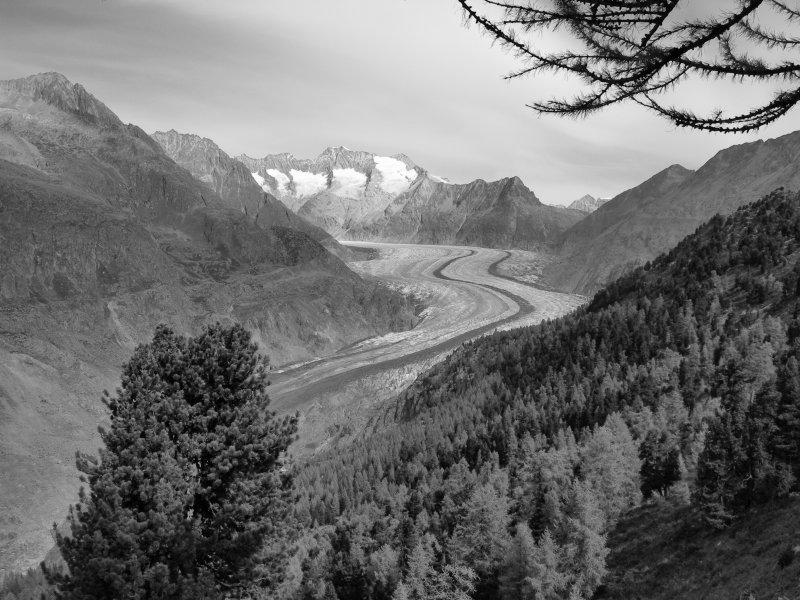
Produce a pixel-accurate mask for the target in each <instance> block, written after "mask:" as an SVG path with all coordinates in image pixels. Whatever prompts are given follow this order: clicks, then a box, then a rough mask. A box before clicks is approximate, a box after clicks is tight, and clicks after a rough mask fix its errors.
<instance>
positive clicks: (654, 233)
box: [545, 132, 800, 294]
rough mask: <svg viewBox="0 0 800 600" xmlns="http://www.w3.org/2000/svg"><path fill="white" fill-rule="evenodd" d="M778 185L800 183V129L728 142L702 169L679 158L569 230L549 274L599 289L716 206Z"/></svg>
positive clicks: (723, 210)
mask: <svg viewBox="0 0 800 600" xmlns="http://www.w3.org/2000/svg"><path fill="white" fill-rule="evenodd" d="M778 187H785V188H787V189H793V190H797V189H800V132H795V133H791V134H788V135H785V136H782V137H779V138H776V139H771V140H767V141H757V142H752V143H748V144H740V145H737V146H732V147H730V148H726V149H725V150H721V151H720V152H718V153H717V154H716V155H715V156H714V157H713V158H712V159H711V160H709V161H708V162H706V163H705V164H704V165H703V166H702V167H700V168H699V169H698V170H697V171H690V170H689V169H685V168H683V167H681V166H680V165H673V166H671V167H669V168H667V169H665V170H664V171H662V172H660V173H658V174H656V175H654V176H653V177H652V178H650V179H648V180H647V181H645V182H644V183H642V184H641V185H639V186H637V187H635V188H632V189H630V190H627V191H625V192H623V193H621V194H619V195H618V196H616V197H614V198H613V199H611V200H610V201H609V202H608V203H607V204H605V205H603V206H602V207H600V208H599V209H598V210H596V211H595V212H593V213H592V214H590V215H589V216H587V217H586V218H585V219H584V220H583V221H581V222H579V223H577V224H576V225H574V226H573V227H572V228H571V229H569V230H568V231H567V232H566V233H565V234H564V240H563V244H562V247H561V249H560V258H559V260H558V261H556V262H554V263H553V264H551V265H550V267H548V270H547V272H546V274H545V275H546V277H547V278H548V279H549V280H550V281H551V282H552V283H553V284H554V285H555V286H556V287H559V288H561V289H564V290H566V291H573V292H579V293H585V294H589V293H593V292H595V291H597V290H598V289H599V288H600V287H602V286H603V284H605V283H607V282H609V281H611V280H613V279H615V278H616V277H619V276H620V275H622V274H624V273H626V272H628V271H630V270H631V269H632V268H634V267H636V266H639V265H643V264H645V263H646V262H647V261H649V260H651V259H653V258H655V257H656V256H658V255H659V254H660V253H662V252H665V251H667V250H669V249H670V248H672V247H674V246H675V245H676V244H677V243H678V242H679V241H680V240H682V239H683V238H684V237H686V236H687V235H688V234H690V233H692V232H693V231H694V230H695V229H696V228H697V227H698V226H699V225H700V224H701V223H703V222H705V221H707V220H708V219H710V218H711V217H712V216H714V215H715V214H723V215H727V214H730V213H732V212H733V211H735V210H736V209H737V208H739V207H740V206H742V205H744V204H747V203H749V202H753V201H755V200H757V199H759V198H760V197H761V196H763V195H765V194H767V193H769V192H771V191H773V190H775V189H776V188H778Z"/></svg>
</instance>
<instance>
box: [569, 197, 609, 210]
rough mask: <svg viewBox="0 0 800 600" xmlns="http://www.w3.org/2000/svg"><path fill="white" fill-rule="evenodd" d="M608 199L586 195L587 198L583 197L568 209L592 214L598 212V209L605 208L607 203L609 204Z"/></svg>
mask: <svg viewBox="0 0 800 600" xmlns="http://www.w3.org/2000/svg"><path fill="white" fill-rule="evenodd" d="M608 200H609V199H608V198H595V197H594V196H590V195H589V194H586V195H585V196H581V197H580V198H578V199H577V200H575V201H574V202H572V203H571V204H570V205H569V206H568V207H567V208H572V209H574V210H579V211H581V212H585V213H590V212H594V211H596V210H597V209H598V208H600V207H601V206H603V204H605V203H606V202H608Z"/></svg>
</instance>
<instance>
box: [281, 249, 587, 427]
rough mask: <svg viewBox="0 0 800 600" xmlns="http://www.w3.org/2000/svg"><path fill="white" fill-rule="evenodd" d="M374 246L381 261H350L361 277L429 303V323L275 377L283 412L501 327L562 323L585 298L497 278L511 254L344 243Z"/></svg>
mask: <svg viewBox="0 0 800 600" xmlns="http://www.w3.org/2000/svg"><path fill="white" fill-rule="evenodd" d="M343 243H344V244H346V245H352V246H358V247H365V248H374V249H376V250H377V251H378V253H379V256H378V258H376V259H374V260H369V261H362V262H354V263H350V267H351V268H352V269H353V270H354V271H356V272H358V273H359V274H361V275H366V276H371V277H375V278H378V279H380V280H382V281H384V282H386V283H387V284H388V285H390V286H392V287H394V288H397V289H400V290H402V291H404V292H406V293H413V294H414V295H415V296H417V297H419V298H422V299H423V300H424V303H425V304H426V306H427V308H426V310H425V312H424V313H423V315H422V316H423V319H422V320H421V321H420V323H419V324H417V326H416V327H414V328H413V329H411V330H409V331H403V332H397V333H390V334H387V335H383V336H379V337H374V338H370V339H367V340H364V341H362V342H361V343H358V344H355V345H353V346H350V347H348V348H346V349H343V350H341V351H340V352H338V353H336V354H334V355H333V356H329V357H326V358H323V359H320V360H317V361H312V362H310V363H306V364H304V365H298V366H295V367H293V368H289V369H286V370H283V371H278V372H276V373H275V375H274V376H273V378H272V379H273V384H272V386H271V387H270V397H271V398H272V401H273V407H274V408H275V409H277V410H280V411H287V410H292V411H293V410H298V409H301V410H302V408H303V406H304V405H306V404H307V403H309V402H311V401H313V399H314V398H315V397H317V396H319V395H320V394H322V393H325V392H328V391H330V390H331V389H333V388H335V387H337V386H342V385H344V384H345V383H347V382H348V381H353V380H355V379H357V378H359V377H363V376H365V375H369V374H371V373H375V372H377V371H380V370H382V369H387V368H394V367H397V366H399V365H402V364H407V363H411V362H415V361H418V360H421V359H424V358H429V357H430V356H434V355H437V354H441V353H442V352H446V351H448V350H451V349H453V348H455V347H456V346H458V345H459V344H461V343H463V342H465V341H467V340H469V339H473V338H475V337H477V336H480V335H482V334H484V333H487V332H491V331H494V330H495V329H506V328H510V327H518V326H523V325H530V324H534V323H538V322H540V321H542V320H543V319H549V318H555V317H558V316H560V315H563V314H565V313H567V312H569V311H570V310H572V309H574V308H576V307H577V306H579V305H580V304H581V303H582V302H583V301H584V298H582V297H581V296H576V295H572V294H562V293H558V292H552V291H547V290H542V289H539V288H536V287H534V286H533V285H531V284H529V283H525V282H520V281H516V280H512V279H510V278H507V277H504V276H500V275H493V274H492V273H491V272H490V271H491V268H492V267H493V265H496V264H497V263H498V262H499V261H502V260H503V259H505V258H506V257H507V256H508V253H507V252H506V251H504V250H494V249H488V248H473V247H465V246H424V245H413V244H380V243H373V242H343Z"/></svg>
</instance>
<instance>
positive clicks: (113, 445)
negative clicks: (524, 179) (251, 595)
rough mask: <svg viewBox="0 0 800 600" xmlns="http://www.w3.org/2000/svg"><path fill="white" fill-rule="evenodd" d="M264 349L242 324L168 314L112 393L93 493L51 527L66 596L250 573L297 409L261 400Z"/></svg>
mask: <svg viewBox="0 0 800 600" xmlns="http://www.w3.org/2000/svg"><path fill="white" fill-rule="evenodd" d="M266 365H267V363H266V360H265V359H264V358H263V357H261V356H260V355H259V354H258V352H257V348H256V346H255V344H253V343H252V342H251V340H250V334H249V333H248V332H247V331H246V330H245V329H244V328H242V327H241V326H239V325H234V326H233V327H223V326H221V325H219V324H217V325H214V326H211V327H208V328H207V329H206V330H205V331H204V332H203V333H202V334H201V335H200V336H198V337H197V338H188V339H187V338H184V337H182V336H180V335H178V334H176V333H175V332H173V331H172V330H171V329H169V328H168V327H165V326H161V327H159V328H158V329H157V330H156V333H155V336H154V338H153V341H152V342H151V343H149V344H145V345H142V346H139V347H138V348H137V349H136V350H135V351H134V354H133V356H132V358H131V359H130V361H129V362H128V364H127V365H126V366H125V367H124V369H123V375H122V386H121V387H120V388H119V389H118V390H117V393H116V395H114V396H109V395H106V398H105V400H106V404H107V406H108V408H109V410H110V416H111V426H110V428H109V429H108V430H101V437H102V439H103V442H104V444H105V448H104V449H102V450H101V451H100V458H99V461H98V460H96V459H92V458H90V457H85V456H80V457H79V460H78V466H79V468H80V470H81V471H83V472H84V473H85V474H86V475H87V477H88V483H89V489H90V491H89V493H87V492H86V491H85V490H81V495H80V503H79V505H78V506H77V507H73V508H72V509H71V512H70V516H69V523H70V525H71V536H62V535H60V534H58V533H57V535H56V537H57V544H58V547H59V549H60V551H61V553H62V555H63V556H64V560H65V561H66V563H67V565H68V567H69V575H68V576H62V577H57V578H56V580H57V582H58V586H59V590H60V594H61V596H62V597H63V598H69V599H86V600H90V599H97V600H100V599H105V598H130V599H140V598H141V599H145V598H148V599H149V598H175V599H178V598H187V599H188V598H217V597H221V596H222V595H223V594H224V593H229V592H230V590H232V589H235V588H237V587H239V586H242V585H243V584H244V583H245V582H246V581H247V577H248V574H249V573H250V572H251V570H252V567H253V557H254V555H255V553H256V552H257V551H258V550H259V549H260V547H261V546H262V544H263V542H264V540H265V538H266V537H267V536H269V535H270V533H271V532H272V531H273V530H274V529H275V527H276V526H277V524H278V523H280V521H282V520H283V515H284V511H285V491H284V490H285V487H286V483H287V482H286V481H284V480H283V479H282V476H281V474H280V472H279V470H280V469H281V465H282V463H281V455H282V453H283V451H284V450H285V449H286V448H287V447H288V445H289V443H290V442H291V441H292V439H293V436H294V433H295V430H296V422H295V420H294V419H291V418H285V419H277V418H275V417H274V415H273V414H272V413H270V412H269V411H268V410H266V407H267V405H268V403H269V398H268V397H267V395H266V391H265V388H266Z"/></svg>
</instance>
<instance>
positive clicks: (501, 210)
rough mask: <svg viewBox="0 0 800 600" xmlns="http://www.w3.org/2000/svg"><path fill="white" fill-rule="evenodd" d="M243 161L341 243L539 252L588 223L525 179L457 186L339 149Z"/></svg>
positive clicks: (392, 160) (401, 161) (410, 165)
mask: <svg viewBox="0 0 800 600" xmlns="http://www.w3.org/2000/svg"><path fill="white" fill-rule="evenodd" d="M238 159H239V160H241V161H242V162H243V163H244V164H245V165H246V166H247V167H248V169H250V171H251V172H252V173H253V176H254V178H255V179H256V180H257V181H258V183H259V184H260V185H261V186H262V188H263V189H264V190H265V191H268V192H270V193H272V194H274V195H276V196H277V197H278V198H279V199H280V200H282V201H283V202H285V203H286V204H287V206H289V208H291V209H292V210H294V211H296V212H297V214H299V215H300V216H301V217H304V218H306V219H308V220H309V221H311V222H312V223H314V224H316V225H319V226H320V227H322V228H323V229H325V230H326V231H328V232H329V233H331V234H332V235H334V236H335V237H337V238H340V239H342V238H346V239H353V240H372V241H383V242H412V243H423V244H473V245H479V246H488V247H500V248H511V247H515V248H534V247H538V246H541V245H542V244H546V243H550V242H552V241H553V240H555V239H556V238H557V237H558V236H559V234H561V232H563V231H564V230H565V229H567V228H568V227H569V226H570V225H572V224H574V223H576V222H577V221H579V220H580V219H581V218H583V216H584V213H582V212H580V211H576V210H570V209H567V208H563V207H555V206H548V205H545V204H542V203H541V202H540V201H539V199H538V198H537V197H536V195H535V194H534V193H533V192H532V191H531V190H529V189H528V188H527V187H525V185H524V184H523V183H522V181H521V180H520V179H519V178H518V177H509V178H506V179H501V180H500V181H495V182H488V183H487V182H485V181H483V180H477V181H473V182H471V183H467V184H452V183H449V182H448V181H446V180H445V179H443V178H441V177H437V176H435V175H432V174H430V173H428V172H427V171H426V170H425V169H423V168H422V167H419V166H418V165H416V164H415V163H414V162H413V161H412V160H411V159H409V158H408V157H407V156H404V155H396V156H393V157H386V156H377V155H374V154H370V153H368V152H361V151H354V150H349V149H347V148H344V147H339V148H328V149H326V150H325V151H324V152H323V153H322V154H320V156H318V157H317V158H316V159H314V160H308V159H297V158H295V157H293V156H292V155H290V154H277V155H271V156H266V157H264V158H261V159H254V158H250V157H248V156H240V157H238Z"/></svg>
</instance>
